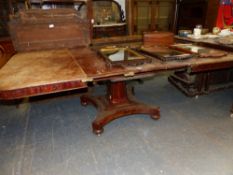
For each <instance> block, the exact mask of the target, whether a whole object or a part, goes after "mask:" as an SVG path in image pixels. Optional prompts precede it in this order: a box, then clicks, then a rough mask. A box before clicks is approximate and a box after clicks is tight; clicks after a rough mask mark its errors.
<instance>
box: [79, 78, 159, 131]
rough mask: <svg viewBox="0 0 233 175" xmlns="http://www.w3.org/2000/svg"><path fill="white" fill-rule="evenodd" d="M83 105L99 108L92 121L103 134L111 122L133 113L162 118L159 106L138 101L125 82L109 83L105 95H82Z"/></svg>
mask: <svg viewBox="0 0 233 175" xmlns="http://www.w3.org/2000/svg"><path fill="white" fill-rule="evenodd" d="M81 103H82V105H84V106H86V105H88V104H92V105H94V106H95V107H96V108H97V109H98V112H97V116H96V118H95V120H94V121H93V123H92V129H93V132H94V133H95V134H97V135H99V134H101V133H102V132H103V131H104V129H103V127H104V126H105V125H106V124H108V123H109V122H111V121H113V120H115V119H118V118H121V117H125V116H128V115H132V114H148V115H150V116H151V118H153V119H159V118H160V111H159V108H158V107H154V106H149V105H146V104H143V103H141V102H139V101H137V100H136V99H135V98H134V96H133V95H132V90H131V89H128V88H127V86H126V83H125V82H111V83H110V84H108V88H107V94H106V95H105V96H98V97H95V96H90V95H83V96H81Z"/></svg>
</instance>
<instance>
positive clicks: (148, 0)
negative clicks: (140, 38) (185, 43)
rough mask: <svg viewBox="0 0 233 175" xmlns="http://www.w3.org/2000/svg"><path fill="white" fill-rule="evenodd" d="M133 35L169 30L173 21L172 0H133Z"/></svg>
mask: <svg viewBox="0 0 233 175" xmlns="http://www.w3.org/2000/svg"><path fill="white" fill-rule="evenodd" d="M132 6H133V21H132V23H133V33H134V34H142V33H143V32H145V31H153V30H163V31H164V30H166V31H167V30H170V28H171V23H172V20H173V16H174V15H173V13H174V12H173V8H174V1H173V0H134V1H133V4H132Z"/></svg>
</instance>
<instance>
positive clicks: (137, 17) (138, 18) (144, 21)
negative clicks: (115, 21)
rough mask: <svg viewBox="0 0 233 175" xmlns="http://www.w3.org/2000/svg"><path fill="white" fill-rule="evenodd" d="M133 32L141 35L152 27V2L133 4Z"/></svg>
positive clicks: (135, 2) (136, 2)
mask: <svg viewBox="0 0 233 175" xmlns="http://www.w3.org/2000/svg"><path fill="white" fill-rule="evenodd" d="M133 6H134V7H133V10H134V11H133V13H134V15H133V16H134V19H133V31H134V33H136V34H141V33H142V32H144V31H148V30H150V29H151V28H153V27H154V26H152V22H153V20H152V1H145V0H144V1H143V0H142V1H140V0H138V1H134V3H133Z"/></svg>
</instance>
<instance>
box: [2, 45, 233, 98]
mask: <svg viewBox="0 0 233 175" xmlns="http://www.w3.org/2000/svg"><path fill="white" fill-rule="evenodd" d="M148 49H149V50H153V48H148ZM227 67H233V55H232V54H228V55H227V56H225V57H222V58H217V59H216V58H202V59H201V58H191V59H188V60H184V61H168V62H163V61H161V60H159V59H152V62H151V63H147V64H143V65H138V66H115V67H111V68H110V67H109V66H107V64H106V62H105V60H104V59H103V58H102V57H101V56H100V55H99V54H98V53H97V52H96V51H95V50H93V49H92V48H89V47H84V48H75V49H60V50H49V51H36V52H35V51H34V52H24V53H17V54H15V55H14V56H13V57H12V58H11V59H10V61H8V62H7V63H6V64H5V66H3V67H2V68H1V69H0V99H17V98H23V97H30V96H38V95H43V94H50V93H55V92H61V91H69V90H72V89H79V88H85V87H87V85H86V82H97V81H106V80H111V81H114V80H117V79H119V78H120V79H122V80H124V79H125V80H127V79H134V78H137V77H140V76H142V75H143V76H144V75H145V76H146V75H149V74H152V73H153V74H155V73H158V72H163V71H171V70H177V69H188V68H190V69H191V70H193V71H197V72H198V71H205V70H206V69H208V70H209V69H219V68H227Z"/></svg>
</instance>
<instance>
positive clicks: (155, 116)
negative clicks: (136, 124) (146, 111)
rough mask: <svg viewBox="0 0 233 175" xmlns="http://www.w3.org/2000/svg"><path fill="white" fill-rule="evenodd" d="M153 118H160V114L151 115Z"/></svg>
mask: <svg viewBox="0 0 233 175" xmlns="http://www.w3.org/2000/svg"><path fill="white" fill-rule="evenodd" d="M150 117H151V118H152V119H153V120H158V119H160V116H159V115H151V116H150Z"/></svg>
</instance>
